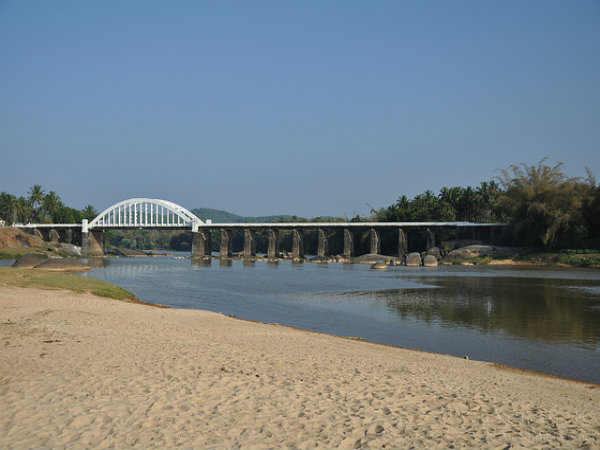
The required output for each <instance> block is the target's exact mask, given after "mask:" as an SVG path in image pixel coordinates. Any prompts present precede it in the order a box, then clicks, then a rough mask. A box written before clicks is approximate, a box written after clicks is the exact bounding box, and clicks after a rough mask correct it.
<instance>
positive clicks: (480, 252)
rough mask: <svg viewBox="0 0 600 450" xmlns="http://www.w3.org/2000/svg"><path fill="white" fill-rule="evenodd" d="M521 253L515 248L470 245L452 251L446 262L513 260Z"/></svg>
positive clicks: (446, 257) (445, 259) (445, 257)
mask: <svg viewBox="0 0 600 450" xmlns="http://www.w3.org/2000/svg"><path fill="white" fill-rule="evenodd" d="M518 253H519V249H517V248H514V247H497V246H495V245H469V246H467V247H462V248H459V249H456V250H452V251H451V252H450V253H448V254H447V255H446V256H444V261H449V262H459V261H462V260H464V259H469V258H476V257H478V256H479V257H486V256H490V257H492V258H511V257H514V256H515V255H517V254H518Z"/></svg>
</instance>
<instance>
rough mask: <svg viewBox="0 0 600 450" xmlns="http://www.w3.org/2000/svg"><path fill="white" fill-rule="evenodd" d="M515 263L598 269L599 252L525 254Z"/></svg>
mask: <svg viewBox="0 0 600 450" xmlns="http://www.w3.org/2000/svg"><path fill="white" fill-rule="evenodd" d="M515 261H518V262H525V263H533V264H541V265H547V266H570V267H594V268H600V250H559V251H554V252H525V253H521V254H520V255H519V256H517V257H516V258H515Z"/></svg>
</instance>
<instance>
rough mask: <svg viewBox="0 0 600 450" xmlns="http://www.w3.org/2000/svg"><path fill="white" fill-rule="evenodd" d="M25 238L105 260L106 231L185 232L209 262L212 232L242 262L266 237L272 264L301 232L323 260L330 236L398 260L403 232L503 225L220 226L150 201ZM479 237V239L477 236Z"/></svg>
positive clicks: (33, 227) (46, 227)
mask: <svg viewBox="0 0 600 450" xmlns="http://www.w3.org/2000/svg"><path fill="white" fill-rule="evenodd" d="M15 226H16V227H19V228H21V229H24V230H26V231H28V232H30V233H37V234H41V236H42V237H43V238H44V239H45V240H47V241H59V242H66V243H73V244H75V245H80V246H81V249H82V254H88V255H101V254H104V244H103V242H104V232H105V231H106V230H111V229H136V230H137V229H140V230H143V229H152V230H190V231H191V232H192V252H191V253H192V257H193V258H209V257H211V256H212V231H213V230H219V231H220V256H221V257H225V258H228V257H231V256H232V255H233V252H232V231H233V230H234V229H242V230H243V231H244V257H254V256H256V239H255V234H256V232H257V231H260V230H266V231H267V238H268V241H267V256H268V257H269V258H275V257H276V256H277V254H278V253H279V248H278V242H279V235H280V233H282V232H286V231H287V232H291V233H292V258H293V259H301V258H303V257H304V231H305V230H308V229H311V230H317V233H318V244H317V256H319V257H322V258H324V257H326V256H328V251H329V250H328V237H329V236H330V233H331V232H335V231H341V232H343V236H344V251H343V253H344V255H346V256H347V257H352V256H354V234H355V232H365V231H368V233H369V240H370V253H374V254H378V253H380V248H381V238H380V233H381V232H382V231H384V230H393V231H394V232H395V233H397V236H398V249H397V256H398V257H400V258H401V257H403V256H404V255H405V254H406V253H407V250H408V242H407V236H406V231H407V230H409V229H415V228H416V229H424V230H426V236H427V243H426V247H427V248H426V249H424V250H428V249H429V248H431V247H434V246H435V243H436V241H435V231H436V230H441V229H444V228H446V229H449V228H455V229H456V230H457V231H460V232H465V231H468V232H471V233H472V232H474V231H479V232H480V233H477V234H478V235H479V236H480V237H483V236H482V234H485V237H486V238H487V239H488V240H489V239H493V236H494V235H495V234H497V232H498V231H499V229H500V228H502V227H504V226H506V224H503V223H472V222H329V223H327V222H298V223H291V222H286V223H219V224H214V223H212V222H211V221H210V220H206V221H202V220H200V219H199V218H198V217H196V216H195V215H194V214H193V213H192V212H190V211H188V210H187V209H186V208H184V207H182V206H180V205H177V204H176V203H173V202H169V201H167V200H160V199H151V198H131V199H128V200H124V201H121V202H119V203H115V204H114V205H112V206H110V207H109V208H107V209H105V210H104V211H102V212H101V213H100V214H99V215H98V216H97V217H96V218H95V219H94V220H92V221H91V222H89V223H88V221H87V220H84V221H83V222H82V223H81V224H26V225H15ZM481 232H483V233H481Z"/></svg>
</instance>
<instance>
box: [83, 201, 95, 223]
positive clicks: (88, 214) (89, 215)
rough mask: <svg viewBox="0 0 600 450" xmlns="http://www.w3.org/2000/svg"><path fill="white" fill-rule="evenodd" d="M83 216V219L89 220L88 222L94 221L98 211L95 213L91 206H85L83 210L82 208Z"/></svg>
mask: <svg viewBox="0 0 600 450" xmlns="http://www.w3.org/2000/svg"><path fill="white" fill-rule="evenodd" d="M82 211H83V215H84V217H85V218H86V219H87V220H89V221H90V222H91V221H92V220H94V219H95V218H96V216H97V215H98V211H96V208H94V206H93V205H87V206H86V207H85V208H83V210H82Z"/></svg>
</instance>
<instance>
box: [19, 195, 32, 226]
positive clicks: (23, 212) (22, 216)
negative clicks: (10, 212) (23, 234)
mask: <svg viewBox="0 0 600 450" xmlns="http://www.w3.org/2000/svg"><path fill="white" fill-rule="evenodd" d="M15 212H16V214H17V220H18V221H19V222H21V223H28V222H31V220H32V219H33V208H32V206H31V203H29V201H28V200H27V199H26V198H25V197H19V198H17V204H16V206H15Z"/></svg>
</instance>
